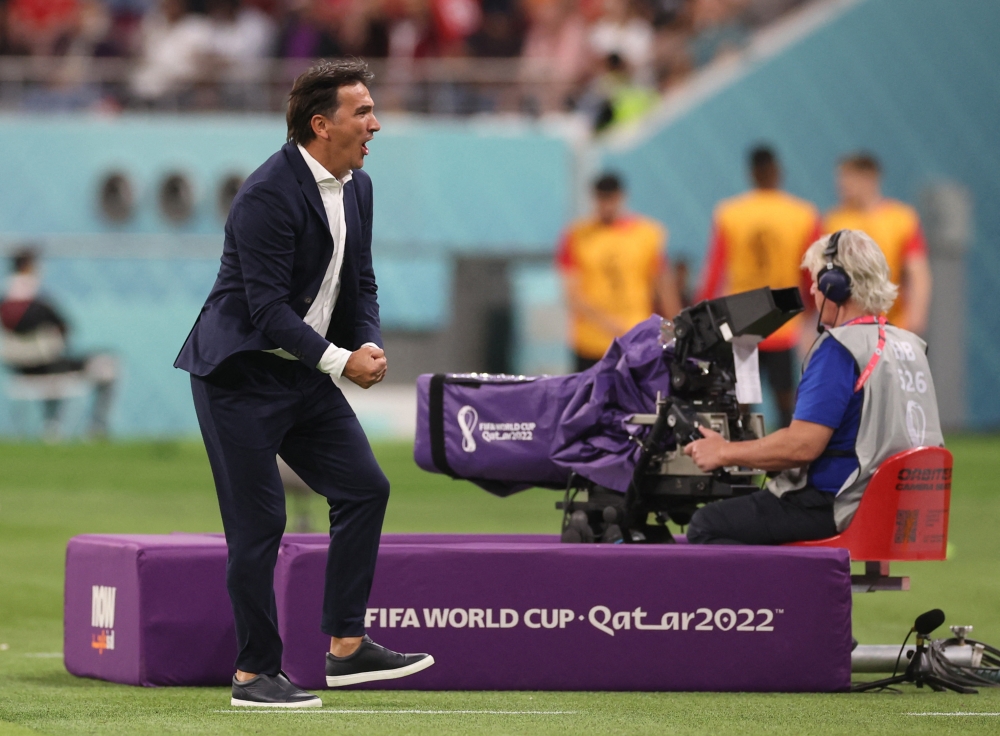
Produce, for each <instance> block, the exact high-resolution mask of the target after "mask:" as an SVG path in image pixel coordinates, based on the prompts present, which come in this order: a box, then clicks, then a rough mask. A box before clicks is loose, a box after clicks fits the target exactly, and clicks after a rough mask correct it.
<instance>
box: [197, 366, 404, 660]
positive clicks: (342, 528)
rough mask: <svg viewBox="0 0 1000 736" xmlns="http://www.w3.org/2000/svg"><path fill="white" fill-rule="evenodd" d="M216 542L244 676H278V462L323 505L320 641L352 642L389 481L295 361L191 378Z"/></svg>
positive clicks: (350, 418) (325, 391)
mask: <svg viewBox="0 0 1000 736" xmlns="http://www.w3.org/2000/svg"><path fill="white" fill-rule="evenodd" d="M191 390H192V392H193V394H194V405H195V410H196V411H197V413H198V422H199V424H200V425H201V433H202V436H203V437H204V439H205V447H206V449H207V450H208V459H209V462H210V463H211V466H212V474H213V476H214V478H215V487H216V491H217V493H218V496H219V508H220V510H221V511H222V524H223V527H224V528H225V531H226V543H227V545H228V547H229V561H228V565H227V568H226V585H227V586H228V589H229V596H230V599H231V600H232V604H233V614H234V616H235V619H236V636H237V639H238V643H239V655H238V656H237V659H236V667H237V668H238V669H240V670H243V671H244V672H253V673H258V674H261V673H262V674H268V675H275V674H277V673H278V672H279V671H280V669H281V652H282V647H281V637H280V636H279V635H278V620H277V611H276V606H275V600H274V566H275V563H276V562H277V558H278V546H279V544H280V542H281V535H282V534H283V533H284V531H285V493H284V488H283V486H282V483H281V478H280V477H279V475H278V467H277V462H276V460H275V457H276V455H281V457H282V458H283V459H284V460H285V462H287V463H288V465H289V466H290V467H291V468H292V470H294V471H295V472H296V473H298V474H299V476H300V477H301V478H302V480H304V481H305V482H306V483H307V484H308V485H309V487H310V488H312V489H313V490H315V491H316V492H318V493H320V494H322V495H323V496H325V497H326V499H327V501H328V502H329V505H330V552H329V557H328V558H327V566H326V583H325V591H324V596H323V625H322V629H323V632H324V633H326V634H329V635H330V636H336V637H345V636H361V635H363V634H364V632H365V628H364V620H365V607H366V606H367V603H368V593H369V591H370V590H371V585H372V578H373V576H374V572H375V559H376V556H377V555H378V546H379V538H380V536H381V532H382V519H383V517H384V515H385V507H386V503H387V502H388V500H389V481H388V480H387V479H386V477H385V475H384V474H383V473H382V470H381V468H379V466H378V463H377V462H376V460H375V456H374V455H373V454H372V450H371V446H370V445H369V444H368V439H367V438H366V437H365V433H364V431H363V430H362V429H361V425H360V423H359V422H358V419H357V417H356V416H355V414H354V411H353V410H352V409H351V407H350V405H349V404H348V403H347V400H346V399H345V398H344V395H343V393H341V391H340V389H339V388H337V386H336V385H334V383H333V381H332V380H331V379H330V376H328V375H325V374H323V373H320V372H319V371H316V370H313V369H310V368H307V367H306V366H304V365H303V364H302V363H300V362H299V361H295V360H284V359H283V358H279V357H277V356H274V355H269V354H267V353H262V352H252V353H250V352H248V353H238V354H237V355H235V356H234V357H233V358H230V359H229V360H227V361H226V363H224V364H223V365H222V366H220V367H219V369H217V370H216V371H215V372H213V373H212V375H211V376H209V377H207V378H198V377H194V376H193V377H192V378H191Z"/></svg>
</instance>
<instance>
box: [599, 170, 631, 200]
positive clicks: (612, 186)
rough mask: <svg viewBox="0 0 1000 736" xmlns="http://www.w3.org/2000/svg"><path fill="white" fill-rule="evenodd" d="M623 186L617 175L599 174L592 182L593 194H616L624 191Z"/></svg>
mask: <svg viewBox="0 0 1000 736" xmlns="http://www.w3.org/2000/svg"><path fill="white" fill-rule="evenodd" d="M624 190H625V186H624V185H623V184H622V180H621V177H620V176H618V174H611V173H608V174H601V175H600V176H599V177H597V178H596V179H595V180H594V193H595V194H598V195H600V194H617V193H618V192H621V191H624Z"/></svg>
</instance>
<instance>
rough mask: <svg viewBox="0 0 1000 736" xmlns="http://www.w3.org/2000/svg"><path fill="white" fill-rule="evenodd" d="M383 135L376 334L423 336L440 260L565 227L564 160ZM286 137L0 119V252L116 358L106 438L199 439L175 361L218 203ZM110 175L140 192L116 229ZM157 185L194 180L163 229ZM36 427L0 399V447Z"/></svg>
mask: <svg viewBox="0 0 1000 736" xmlns="http://www.w3.org/2000/svg"><path fill="white" fill-rule="evenodd" d="M382 123H383V126H384V129H383V131H382V132H381V133H379V134H378V136H377V137H376V140H375V143H373V144H372V146H371V148H372V154H371V156H370V157H369V159H368V161H367V163H366V166H365V168H366V171H368V172H369V173H370V174H371V176H372V179H373V181H374V186H375V213H376V215H375V225H374V233H373V239H374V241H375V242H374V253H375V267H376V273H377V277H378V280H379V284H380V303H381V307H382V318H383V325H384V326H385V327H386V328H387V329H396V330H415V331H424V330H434V329H437V328H439V327H441V326H443V325H444V323H445V322H446V320H447V319H448V312H449V304H448V299H449V293H450V290H451V254H454V253H458V252H469V251H475V252H490V251H493V252H504V253H509V252H512V251H520V252H535V251H539V250H543V251H546V252H547V251H548V250H549V249H550V248H551V243H552V242H554V240H555V238H556V236H557V233H558V231H559V228H560V227H561V226H562V225H563V223H564V222H565V220H566V219H567V217H569V216H570V215H571V213H572V201H571V199H572V181H571V179H572V172H573V166H574V154H573V151H572V149H571V147H570V145H569V144H568V143H567V142H566V141H567V139H566V138H565V136H563V135H561V134H560V133H558V132H556V131H551V130H548V129H546V128H545V127H543V126H541V125H531V124H520V123H515V124H513V125H510V124H504V125H500V124H498V123H489V122H478V121H472V122H455V123H447V122H434V123H422V122H419V121H414V120H412V119H399V118H391V117H389V118H385V119H383V120H382ZM284 137H285V126H284V121H283V120H282V119H280V118H278V117H274V116H267V117H224V116H209V117H203V116H198V117H194V116H191V117H187V116H186V117H171V116H155V117H154V116H132V115H128V116H122V117H113V118H100V117H77V116H55V117H26V116H6V117H2V118H0V162H2V164H0V252H2V251H4V250H6V249H7V248H9V247H10V246H12V245H14V244H17V243H19V242H23V241H37V242H40V243H42V244H43V249H44V251H45V252H47V253H48V254H49V255H48V257H47V258H46V261H45V274H44V276H45V287H46V290H47V291H48V293H50V294H51V295H52V296H53V297H54V298H55V299H56V300H57V301H58V302H59V303H60V304H61V305H62V306H63V307H64V308H65V311H66V312H67V313H68V315H69V316H70V318H71V321H72V323H73V325H74V327H75V330H74V337H73V346H74V348H75V349H76V350H78V351H86V350H92V349H97V348H110V349H112V350H114V351H116V352H118V353H119V354H120V355H121V357H122V359H123V365H124V379H123V382H122V387H121V394H120V396H119V401H118V402H117V403H116V407H115V411H114V415H113V417H112V426H113V430H114V432H115V434H116V435H119V436H157V435H183V434H190V433H195V432H197V424H196V420H195V417H194V411H193V407H192V405H191V399H190V390H189V388H188V385H187V376H186V374H184V373H182V372H180V371H177V370H175V369H174V368H173V367H172V363H173V359H174V357H175V355H176V353H177V350H178V349H179V348H180V345H181V343H182V342H183V340H184V337H185V336H186V334H187V331H188V330H189V329H190V327H191V324H192V323H193V321H194V319H195V317H196V316H197V314H198V311H199V309H200V308H201V305H202V303H203V302H204V299H205V296H206V295H207V293H208V291H209V289H210V288H211V285H212V283H213V281H214V278H215V273H216V271H217V268H218V256H219V253H221V249H222V226H223V220H222V219H221V217H220V215H219V214H218V213H217V211H216V205H215V195H216V193H215V190H216V187H217V185H218V182H219V181H220V180H221V179H222V178H223V177H224V176H225V175H227V174H229V173H231V172H239V173H242V174H243V175H246V174H248V173H249V172H250V171H252V170H253V169H254V168H256V167H257V166H258V165H259V164H260V163H261V162H262V161H263V160H264V159H265V158H267V157H268V156H269V155H270V154H272V153H273V152H274V151H275V150H277V149H278V148H279V147H280V145H281V144H282V143H283V142H284ZM112 169H120V170H122V171H124V172H126V173H128V175H129V176H130V177H131V178H132V181H133V183H134V185H135V188H136V193H137V200H138V201H137V207H136V215H135V217H134V219H133V220H132V221H130V222H129V223H128V224H126V225H123V226H113V225H109V224H108V223H107V222H105V221H104V220H103V219H102V218H101V216H100V215H99V214H98V210H97V187H98V182H99V180H100V178H101V176H102V175H103V174H105V173H106V172H108V171H109V170H112ZM170 171H181V172H183V173H185V174H186V175H187V176H188V177H189V178H190V180H191V181H192V182H193V183H194V185H195V190H196V198H197V203H198V204H197V208H196V211H195V214H194V216H193V217H192V218H191V219H190V221H189V222H188V223H186V224H185V225H182V226H176V227H175V226H172V225H170V224H169V223H167V222H166V221H165V220H164V219H163V218H162V217H161V216H160V214H159V212H158V209H157V206H156V187H157V184H158V182H159V181H160V179H161V178H162V176H163V175H164V174H165V173H167V172H170ZM2 380H3V378H2V377H0V381H2ZM85 410H86V407H85V406H84V405H83V404H82V402H79V401H77V402H74V403H73V404H72V405H71V406H70V407H69V424H70V427H69V428H70V429H73V428H74V427H75V428H78V427H79V426H80V425H81V423H82V417H83V414H84V412H85ZM36 415H37V412H33V411H31V410H29V409H28V408H27V407H16V406H12V405H10V403H9V402H8V401H7V399H6V395H5V393H4V392H3V391H0V433H6V434H13V433H20V432H23V431H28V432H32V431H37V428H38V421H37V416H36Z"/></svg>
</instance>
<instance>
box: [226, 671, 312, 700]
mask: <svg viewBox="0 0 1000 736" xmlns="http://www.w3.org/2000/svg"><path fill="white" fill-rule="evenodd" d="M229 703H230V705H244V706H251V707H261V708H319V707H320V706H322V705H323V701H322V700H320V699H319V698H317V697H316V696H315V695H313V694H312V693H307V692H306V691H305V690H299V689H298V688H297V687H295V685H293V684H292V683H290V682H289V681H288V678H287V677H285V673H284V672H279V673H278V674H277V675H257V676H256V677H252V678H250V679H249V680H245V681H244V682H240V681H239V680H237V679H236V677H233V699H232V700H230V701H229Z"/></svg>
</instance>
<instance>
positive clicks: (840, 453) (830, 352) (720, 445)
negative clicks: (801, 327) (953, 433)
mask: <svg viewBox="0 0 1000 736" xmlns="http://www.w3.org/2000/svg"><path fill="white" fill-rule="evenodd" d="M802 266H803V268H807V269H809V272H810V273H811V274H812V277H813V285H812V289H811V293H812V295H813V298H814V299H815V301H816V309H817V310H818V312H819V315H820V323H821V325H823V326H825V328H826V329H824V327H821V328H820V330H821V332H822V334H821V335H820V336H819V338H818V339H817V340H816V342H815V343H814V345H813V347H812V349H811V350H810V352H809V355H808V356H806V359H805V362H804V368H803V373H802V380H801V382H800V383H799V390H798V396H797V398H796V402H795V413H794V419H793V420H792V424H791V426H789V427H788V428H787V429H780V430H778V431H777V432H774V433H773V434H770V435H768V436H767V437H764V438H762V439H759V440H752V441H748V442H727V441H726V440H724V439H723V438H722V435H720V434H718V433H716V432H713V431H711V430H709V429H705V428H702V429H701V432H702V434H703V435H704V436H705V439H701V440H697V441H695V442H691V443H689V444H688V445H686V446H685V447H684V452H685V454H687V455H690V456H691V458H692V459H693V460H694V462H695V463H696V464H697V465H698V467H699V468H700V469H701V470H703V471H706V472H707V471H710V470H714V469H715V468H718V467H722V466H733V465H739V466H743V467H751V468H761V469H763V470H766V471H782V472H780V473H778V474H777V475H776V476H775V477H773V478H772V479H771V480H770V481H769V482H768V484H767V486H766V487H765V488H764V489H763V490H760V491H757V492H756V493H752V494H750V495H748V496H742V497H739V498H733V499H729V500H726V501H720V502H717V503H711V504H708V505H707V506H704V507H702V508H701V509H699V510H698V511H697V512H696V513H695V515H694V517H693V518H692V519H691V524H690V526H689V527H688V539H689V540H690V541H691V542H693V543H696V544H782V543H784V542H793V541H798V540H807V539H824V538H826V537H831V536H833V535H835V534H837V533H838V532H841V531H843V530H844V529H846V528H847V525H848V524H849V523H850V521H851V519H852V518H853V516H854V512H855V511H857V508H858V504H859V503H860V502H861V495H862V494H863V493H864V490H865V487H866V486H867V484H868V481H869V480H870V478H871V476H872V474H873V473H874V472H875V470H876V469H877V468H878V466H879V465H880V464H881V463H882V462H883V461H885V460H886V459H888V458H889V457H890V456H892V455H895V454H896V453H898V452H901V451H903V450H907V449H909V448H911V447H919V446H926V445H937V446H941V445H943V444H944V440H943V438H942V435H941V428H940V424H939V421H938V410H937V400H936V398H935V395H934V383H933V381H932V380H931V374H930V368H929V366H928V363H927V357H926V349H927V346H926V343H924V341H923V340H921V339H920V338H919V337H917V336H916V335H915V334H913V333H912V332H907V331H906V330H902V329H900V328H898V327H894V326H892V325H889V324H888V323H886V321H885V317H884V314H885V312H887V311H888V310H889V309H890V308H891V307H892V304H893V302H894V301H895V299H896V295H897V293H898V291H899V288H898V287H897V286H896V285H895V284H893V283H891V282H890V281H889V266H888V264H887V263H886V259H885V256H884V255H883V254H882V251H881V250H880V249H879V247H878V245H876V244H875V241H873V240H872V239H871V238H870V237H868V236H867V235H866V234H865V233H863V232H861V231H860V230H841V231H839V232H837V233H834V234H833V235H828V236H825V237H823V238H820V239H819V240H817V241H816V242H815V243H813V244H812V245H811V246H810V247H809V250H808V251H806V254H805V257H804V258H803V260H802ZM821 289H822V290H821Z"/></svg>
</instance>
